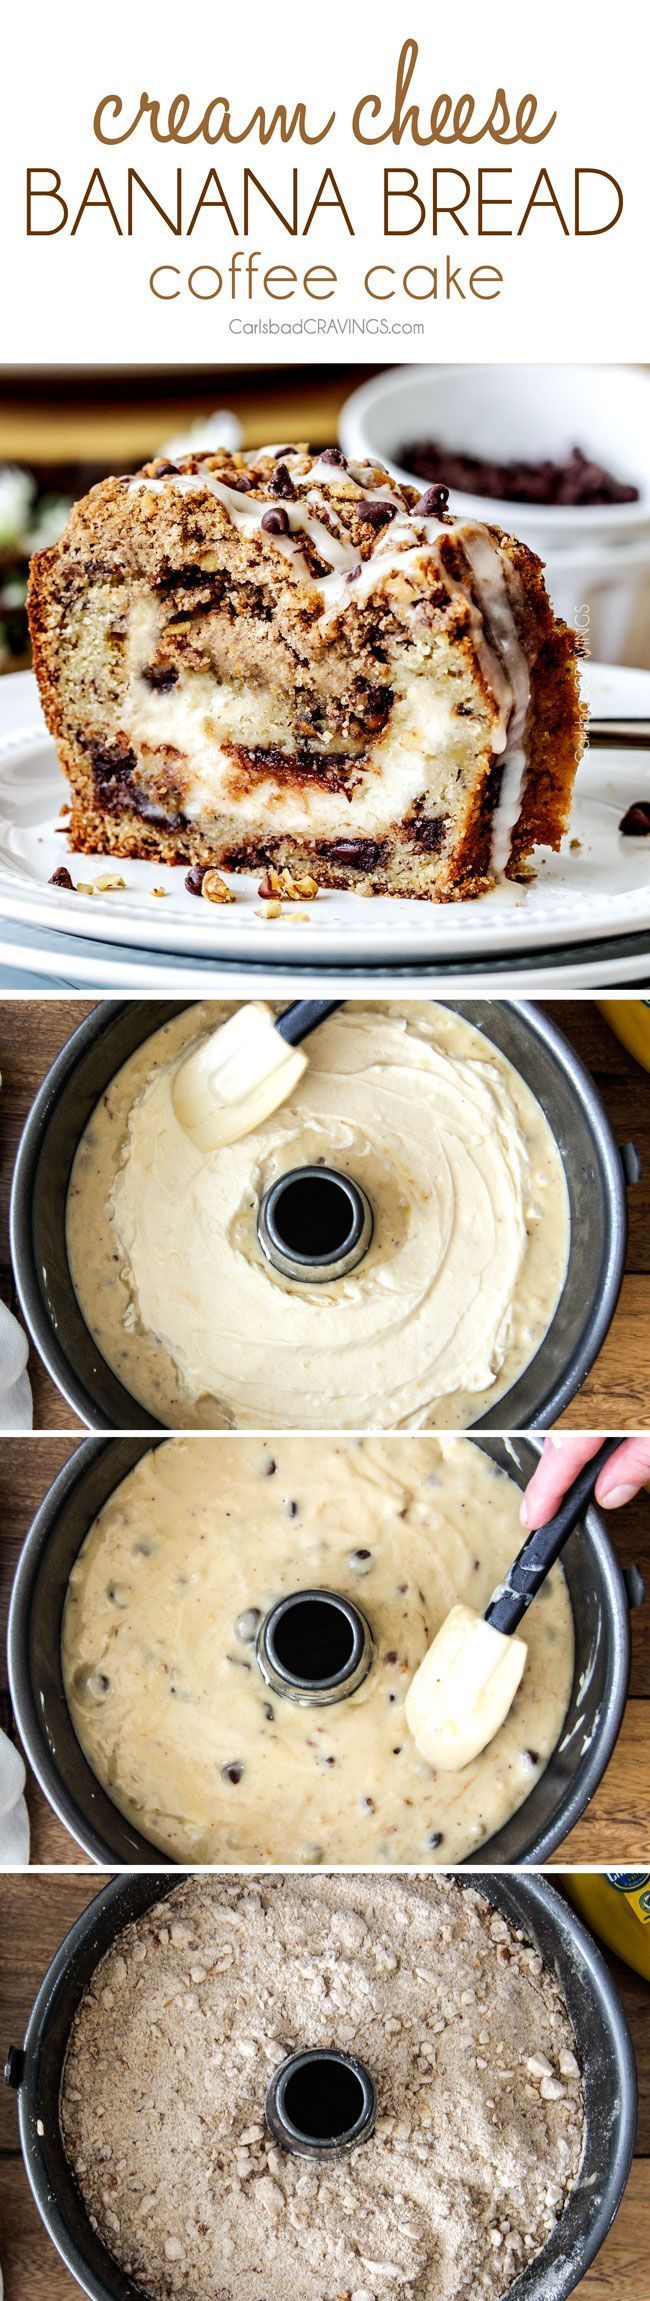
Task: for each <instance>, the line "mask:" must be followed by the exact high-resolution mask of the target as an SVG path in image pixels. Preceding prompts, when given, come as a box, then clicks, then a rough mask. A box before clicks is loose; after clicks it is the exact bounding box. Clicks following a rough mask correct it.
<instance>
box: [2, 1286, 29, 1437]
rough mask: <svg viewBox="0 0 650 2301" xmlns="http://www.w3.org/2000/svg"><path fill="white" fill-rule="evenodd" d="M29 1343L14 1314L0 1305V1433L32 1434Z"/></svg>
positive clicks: (3, 1304) (4, 1305) (4, 1304)
mask: <svg viewBox="0 0 650 2301" xmlns="http://www.w3.org/2000/svg"><path fill="white" fill-rule="evenodd" d="M28 1353H29V1343H28V1341H27V1336H26V1334H24V1333H23V1329H22V1326H19V1324H18V1320H17V1318H14V1315H13V1311H11V1310H7V1306H6V1303H4V1302H0V1429H1V1430H3V1431H4V1432H5V1433H9V1432H10V1431H12V1430H31V1428H32V1424H33V1410H32V1389H31V1383H30V1379H29V1375H28V1373H27V1358H28Z"/></svg>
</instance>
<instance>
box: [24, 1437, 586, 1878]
mask: <svg viewBox="0 0 650 2301" xmlns="http://www.w3.org/2000/svg"><path fill="white" fill-rule="evenodd" d="M519 1500H520V1493H519V1488H518V1486H517V1485H516V1484H515V1483H514V1481H513V1480H512V1479H510V1478H509V1477H507V1476H506V1475H505V1473H504V1472H503V1471H502V1470H500V1469H498V1468H497V1467H496V1466H495V1465H494V1464H493V1462H492V1461H491V1459H490V1457H489V1456H488V1455H487V1454H486V1453H484V1452H483V1451H482V1449H481V1447H480V1445H479V1444H478V1443H476V1442H474V1443H473V1442H472V1441H471V1439H465V1438H459V1437H448V1438H435V1437H413V1438H399V1437H397V1438H395V1437H393V1438H362V1439H350V1438H341V1439H339V1440H330V1441H328V1442H327V1444H323V1443H320V1444H318V1443H317V1442H315V1441H313V1440H309V1439H307V1438H295V1437H282V1438H274V1439H273V1441H272V1444H271V1443H266V1442H265V1441H264V1440H263V1439H261V1438H251V1437H239V1436H237V1435H232V1436H230V1437H225V1438H224V1437H222V1438H212V1439H211V1438H201V1437H198V1436H195V1437H186V1438H175V1439H168V1440H166V1441H163V1442H162V1443H161V1444H159V1445H158V1446H154V1447H153V1448H150V1449H148V1450H147V1452H146V1453H145V1454H144V1455H143V1457H142V1459H141V1461H140V1462H139V1463H138V1465H137V1467H136V1469H135V1470H133V1471H132V1472H131V1473H130V1475H129V1476H128V1477H127V1478H125V1479H124V1481H123V1483H122V1484H121V1485H120V1486H118V1487H117V1489H116V1491H115V1493H114V1495H113V1496H112V1498H111V1499H110V1500H109V1501H108V1502H107V1503H106V1504H105V1505H104V1508H103V1509H102V1510H101V1511H100V1513H99V1516H98V1517H97V1519H96V1520H95V1523H94V1525H93V1526H92V1527H91V1530H90V1532H89V1534H88V1536H87V1538H86V1540H85V1542H84V1545H83V1548H82V1550H81V1552H80V1554H79V1557H78V1559H77V1561H76V1564H75V1565H74V1567H73V1569H72V1573H71V1576H70V1582H69V1589H68V1595H67V1599H66V1605H65V1611H64V1619H63V1644H62V1650H63V1672H64V1681H65V1690H66V1696H67V1700H68V1704H69V1708H70V1712H71V1715H72V1719H73V1723H74V1726H75V1730H76V1733H77V1735H78V1737H79V1741H80V1742H81V1745H82V1748H83V1749H84V1751H85V1753H86V1756H87V1758H88V1760H89V1763H90V1765H91V1766H92V1768H93V1772H94V1773H95V1774H96V1775H97V1777H98V1779H99V1780H100V1781H101V1783H102V1785H103V1786H104V1788H105V1789H106V1790H107V1791H108V1793H109V1795H110V1797H111V1798H112V1799H113V1801H114V1803H115V1804H116V1805H117V1806H118V1807H119V1809H120V1811H121V1812H122V1813H123V1814H125V1815H126V1817H127V1819H128V1820H129V1821H130V1822H132V1823H133V1824H134V1825H135V1826H136V1828H138V1829H139V1830H140V1831H141V1832H142V1833H143V1834H144V1836H145V1837H147V1838H148V1839H149V1840H150V1841H151V1843H152V1844H153V1845H155V1846H158V1847H160V1848H161V1849H162V1850H163V1852H165V1853H167V1854H170V1855H171V1856H172V1857H174V1858H176V1859H177V1860H179V1861H192V1862H218V1863H222V1864H225V1863H235V1864H236V1863H241V1862H251V1863H267V1862H269V1863H270V1862H273V1863H282V1862H303V1863H317V1862H325V1863H350V1862H354V1863H359V1862H360V1863H368V1864H376V1863H390V1864H395V1865H399V1864H400V1863H403V1862H408V1863H418V1862H422V1861H427V1862H438V1861H439V1862H443V1863H453V1862H457V1861H459V1860H461V1859H462V1858H463V1857H464V1856H465V1855H467V1854H472V1853H474V1852H475V1851H476V1849H477V1847H479V1846H481V1845H482V1844H484V1842H485V1840H486V1839H487V1838H489V1837H490V1836H491V1835H492V1833H493V1832H494V1831H496V1830H498V1829H499V1828H501V1826H502V1825H503V1823H504V1822H505V1821H506V1820H508V1818H509V1817H510V1815H512V1814H513V1813H514V1812H516V1810H517V1808H518V1807H519V1806H520V1805H521V1804H522V1803H523V1801H524V1799H525V1798H526V1797H527V1796H528V1794H529V1792H530V1790H531V1789H532V1787H533V1785H534V1783H535V1782H536V1781H537V1780H538V1779H539V1776H540V1775H541V1774H542V1773H543V1771H544V1768H545V1766H546V1765H547V1764H548V1760H549V1758H550V1756H551V1753H552V1751H553V1749H554V1748H555V1745H556V1743H557V1741H558V1738H559V1735H560V1733H561V1729H562V1724H563V1721H564V1717H565V1714H566V1710H567V1706H568V1702H569V1697H570V1692H571V1685H572V1681H573V1660H574V1645H573V1622H572V1614H571V1605H570V1600H569V1595H568V1591H567V1587H566V1583H565V1580H564V1576H563V1574H562V1571H561V1568H560V1567H559V1566H556V1567H555V1568H554V1570H553V1572H552V1574H551V1576H550V1577H549V1580H548V1582H547V1584H546V1585H545V1588H544V1591H543V1592H541V1593H540V1595H539V1597H538V1598H536V1599H535V1601H534V1603H533V1605H532V1606H531V1608H530V1611H529V1613H528V1614H527V1617H526V1642H527V1645H528V1660H527V1664H526V1668H525V1671H524V1675H523V1679H522V1683H521V1685H520V1687H519V1691H518V1693H517V1695H516V1697H515V1700H514V1702H513V1705H512V1709H511V1710H510V1713H509V1715H508V1717H507V1718H506V1720H505V1722H504V1724H503V1726H502V1727H501V1728H500V1730H499V1732H498V1733H497V1735H496V1737H495V1739H494V1741H493V1742H492V1743H491V1744H490V1745H489V1747H488V1748H487V1749H486V1750H484V1751H483V1752H482V1753H481V1755H480V1756H479V1757H478V1758H476V1759H475V1761H474V1762H473V1763H472V1764H470V1765H467V1766H465V1767H464V1768H463V1770H462V1771H460V1772H457V1773H454V1774H449V1773H442V1772H437V1773H436V1772H435V1771H434V1769H433V1768H432V1767H431V1766H430V1765H429V1764H428V1762H427V1761H426V1759H425V1758H424V1757H422V1756H421V1754H420V1752H419V1750H418V1748H417V1745H416V1743H415V1741H414V1740H413V1738H412V1736H411V1734H410V1732H409V1729H408V1725H407V1722H406V1716H405V1708H404V1704H405V1697H406V1694H407V1692H408V1688H409V1686H410V1684H411V1681H412V1679H413V1676H414V1673H415V1671H416V1670H417V1669H418V1668H419V1665H420V1663H421V1662H422V1660H423V1657H424V1655H425V1653H426V1651H427V1648H428V1647H429V1645H430V1644H431V1640H432V1638H434V1637H435V1635H436V1632H437V1631H438V1630H439V1629H440V1627H441V1624H442V1622H443V1621H444V1618H445V1616H446V1615H447V1613H448V1612H449V1609H450V1607H451V1606H452V1605H453V1604H454V1602H455V1601H457V1600H463V1601H465V1602H466V1603H468V1604H470V1605H472V1606H474V1607H475V1608H476V1609H477V1610H479V1611H482V1609H483V1608H484V1606H485V1605H486V1604H487V1601H488V1599H489V1597H490V1596H491V1594H492V1591H493V1589H494V1587H495V1585H496V1583H497V1582H498V1581H499V1580H500V1578H501V1576H502V1574H503V1571H504V1568H505V1567H506V1565H507V1564H508V1563H509V1562H510V1560H511V1559H512V1557H513V1556H514V1555H515V1553H516V1551H517V1549H518V1548H519V1544H520V1540H521V1528H520V1524H519V1515H518V1512H519ZM308 1588H311V1589H313V1588H326V1589H328V1590H333V1591H336V1592H338V1593H339V1594H341V1595H343V1596H345V1597H347V1598H351V1599H353V1600H354V1601H355V1603H356V1604H358V1605H359V1606H361V1608H362V1609H363V1612H364V1614H365V1615H366V1617H367V1619H368V1621H369V1623H370V1627H371V1630H372V1635H373V1645H374V1652H373V1660H372V1662H371V1666H370V1670H369V1672H368V1675H367V1677H366V1678H365V1679H364V1681H363V1684H362V1685H361V1686H359V1687H358V1688H357V1691H356V1692H355V1693H354V1694H351V1695H350V1696H349V1697H346V1698H345V1699H344V1700H341V1701H339V1702H336V1703H334V1704H329V1705H328V1706H327V1707H326V1708H320V1707H317V1706H315V1705H313V1704H309V1705H308V1706H307V1707H304V1708H303V1707H302V1706H301V1705H298V1704H296V1703H295V1702H293V1701H290V1700H288V1699H287V1698H286V1696H283V1695H278V1694H276V1693H275V1692H273V1693H271V1691H270V1689H269V1686H268V1684H267V1683H266V1681H265V1679H264V1678H263V1676H262V1673H261V1671H260V1668H259V1664H258V1661H257V1656H256V1644H255V1641H256V1636H257V1631H258V1628H259V1624H260V1622H261V1620H262V1618H263V1617H264V1615H265V1614H266V1613H267V1612H268V1611H269V1609H270V1607H271V1606H272V1605H274V1604H275V1603H276V1602H277V1600H278V1599H280V1598H282V1597H285V1596H287V1594H288V1593H290V1592H293V1591H297V1590H301V1589H303V1590H304V1589H308Z"/></svg>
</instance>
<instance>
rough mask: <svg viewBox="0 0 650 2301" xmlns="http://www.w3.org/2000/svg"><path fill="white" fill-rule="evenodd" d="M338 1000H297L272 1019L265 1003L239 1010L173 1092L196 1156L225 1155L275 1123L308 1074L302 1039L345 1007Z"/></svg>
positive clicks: (189, 1064) (192, 1060) (190, 1061)
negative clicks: (272, 1118)
mask: <svg viewBox="0 0 650 2301" xmlns="http://www.w3.org/2000/svg"><path fill="white" fill-rule="evenodd" d="M341 1004H342V1001H341V1000H340V999H296V1000H295V1001H294V1003H293V1005H292V1006H291V1007H285V1010H284V1014H282V1015H272V1013H271V1010H270V1007H266V1006H264V1004H263V1003H262V1001H261V1000H259V1001H258V1000H255V1001H254V1002H251V1004H250V1005H248V1006H244V1007H238V1008H237V1010H236V1013H235V1014H234V1015H230V1016H229V1017H228V1021H227V1023H222V1024H221V1025H220V1027H219V1029H218V1030H216V1031H211V1032H210V1035H209V1037H208V1038H207V1039H204V1040H203V1041H202V1044H201V1046H200V1047H197V1048H196V1049H195V1050H194V1053H193V1054H191V1055H188V1057H187V1061H186V1062H184V1063H181V1065H180V1068H179V1070H178V1071H177V1073H176V1077H175V1079H174V1084H173V1087H172V1101H173V1105H174V1110H175V1113H176V1117H177V1119H178V1123H179V1126H181V1127H182V1128H183V1132H184V1133H185V1134H187V1135H189V1136H190V1138H191V1140H192V1142H193V1143H195V1144H196V1148H197V1150H201V1151H214V1150H221V1149H222V1148H223V1146H224V1144H226V1143H234V1142H239V1140H240V1137H241V1136H242V1135H247V1134H250V1133H251V1132H252V1130H253V1128H254V1127H258V1126H261V1125H262V1122H263V1120H264V1119H267V1118H270V1116H271V1112H272V1111H276V1110H278V1109H279V1106H280V1103H283V1102H286V1099H287V1096H288V1095H290V1094H292V1092H293V1089H294V1087H296V1086H297V1085H298V1080H299V1079H301V1078H302V1075H303V1072H304V1071H306V1069H307V1056H306V1055H303V1054H301V1052H300V1046H301V1042H302V1040H303V1039H306V1038H308V1036H309V1034H310V1032H311V1031H315V1030H316V1029H317V1026H318V1024H319V1023H324V1022H325V1020H326V1018H327V1016H328V1015H331V1014H333V1013H334V1011H335V1009H336V1008H337V1007H340V1006H341Z"/></svg>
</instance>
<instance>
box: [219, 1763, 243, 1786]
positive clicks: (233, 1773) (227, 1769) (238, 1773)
mask: <svg viewBox="0 0 650 2301" xmlns="http://www.w3.org/2000/svg"><path fill="white" fill-rule="evenodd" d="M245 1770H246V1769H245V1767H244V1766H242V1765H235V1766H222V1768H221V1779H222V1782H240V1781H241V1778H242V1774H243V1773H245Z"/></svg>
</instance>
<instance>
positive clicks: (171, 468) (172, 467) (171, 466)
mask: <svg viewBox="0 0 650 2301" xmlns="http://www.w3.org/2000/svg"><path fill="white" fill-rule="evenodd" d="M154 468H155V477H156V479H168V478H170V477H171V475H172V473H173V474H174V477H175V478H178V474H179V472H180V468H181V467H180V464H179V463H165V462H164V461H163V462H162V463H157V464H156V465H155V467H154Z"/></svg>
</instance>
